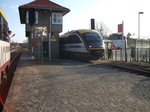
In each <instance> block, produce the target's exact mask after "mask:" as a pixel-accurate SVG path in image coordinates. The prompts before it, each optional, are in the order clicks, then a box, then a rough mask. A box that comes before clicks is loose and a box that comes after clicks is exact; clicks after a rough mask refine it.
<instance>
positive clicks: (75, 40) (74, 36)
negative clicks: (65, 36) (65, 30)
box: [70, 34, 81, 43]
mask: <svg viewBox="0 0 150 112" xmlns="http://www.w3.org/2000/svg"><path fill="white" fill-rule="evenodd" d="M70 39H71V41H70V42H71V43H81V40H80V38H79V37H78V36H77V35H75V34H74V35H71V37H70Z"/></svg>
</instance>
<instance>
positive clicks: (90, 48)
mask: <svg viewBox="0 0 150 112" xmlns="http://www.w3.org/2000/svg"><path fill="white" fill-rule="evenodd" d="M88 50H104V48H88Z"/></svg>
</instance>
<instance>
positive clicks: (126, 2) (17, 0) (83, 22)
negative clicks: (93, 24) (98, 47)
mask: <svg viewBox="0 0 150 112" xmlns="http://www.w3.org/2000/svg"><path fill="white" fill-rule="evenodd" d="M31 1H33V0H11V1H10V0H0V9H2V10H3V12H4V13H5V15H6V17H7V21H8V23H9V27H10V30H12V31H13V32H14V33H15V34H16V36H15V37H13V39H12V40H14V41H17V42H23V40H26V37H25V25H23V24H20V19H19V12H18V6H19V5H23V4H26V3H29V2H31ZM52 1H53V2H55V3H57V4H60V5H62V6H64V7H67V8H69V9H70V10H71V12H69V13H68V14H67V15H65V16H64V18H63V32H67V31H68V30H74V29H83V28H84V29H88V28H90V19H91V18H95V20H96V21H97V22H104V23H105V25H106V26H107V27H109V29H110V30H111V32H112V33H116V32H117V24H120V23H121V22H122V21H124V28H125V29H124V31H125V35H126V34H127V33H128V32H130V33H132V34H133V33H134V34H135V36H136V35H137V33H138V12H139V11H143V12H144V14H143V15H141V16H140V17H141V36H144V37H147V38H148V37H149V38H150V30H149V26H150V6H149V0H52Z"/></svg>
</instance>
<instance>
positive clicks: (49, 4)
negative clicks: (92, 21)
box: [19, 0, 70, 12]
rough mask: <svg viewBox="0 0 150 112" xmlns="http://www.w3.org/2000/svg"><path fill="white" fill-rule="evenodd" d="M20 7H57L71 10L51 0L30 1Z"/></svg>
mask: <svg viewBox="0 0 150 112" xmlns="http://www.w3.org/2000/svg"><path fill="white" fill-rule="evenodd" d="M19 8H38V9H53V10H54V9H57V10H63V11H67V12H69V11H70V10H69V9H68V8H65V7H63V6H60V5H58V4H56V3H54V2H52V1H49V0H35V1H32V2H30V3H27V4H24V5H21V6H19Z"/></svg>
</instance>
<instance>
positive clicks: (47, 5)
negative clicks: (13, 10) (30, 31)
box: [19, 0, 70, 24]
mask: <svg viewBox="0 0 150 112" xmlns="http://www.w3.org/2000/svg"><path fill="white" fill-rule="evenodd" d="M30 8H34V9H36V10H50V11H51V12H55V11H56V12H61V13H62V14H63V15H65V14H67V13H68V12H69V11H70V10H69V9H68V8H65V7H63V6H61V5H58V4H56V3H54V2H52V1H49V0H34V1H32V2H30V3H27V4H24V5H21V6H19V14H20V20H21V23H22V24H24V23H25V18H26V11H28V10H29V9H30Z"/></svg>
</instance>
